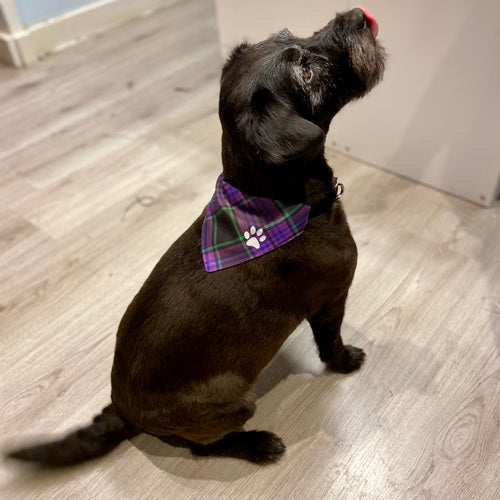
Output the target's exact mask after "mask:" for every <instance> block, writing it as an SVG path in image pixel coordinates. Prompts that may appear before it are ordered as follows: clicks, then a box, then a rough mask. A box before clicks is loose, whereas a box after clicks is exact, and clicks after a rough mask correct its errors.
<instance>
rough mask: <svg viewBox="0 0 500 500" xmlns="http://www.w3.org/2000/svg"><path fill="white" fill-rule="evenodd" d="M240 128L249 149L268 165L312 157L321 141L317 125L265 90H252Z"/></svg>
mask: <svg viewBox="0 0 500 500" xmlns="http://www.w3.org/2000/svg"><path fill="white" fill-rule="evenodd" d="M240 127H241V128H242V130H243V131H244V135H245V136H246V140H247V143H248V144H249V146H250V148H252V149H253V152H254V153H255V154H256V155H257V156H258V157H259V158H260V159H261V161H262V162H263V163H265V164H269V165H283V164H285V163H288V162H290V161H293V160H302V161H308V160H312V159H313V158H314V157H315V156H316V155H317V154H318V153H319V151H320V150H321V148H322V147H323V144H324V141H325V133H324V132H323V130H321V128H320V127H318V126H317V125H316V124H314V123H313V122H311V121H309V120H306V119H305V118H303V117H302V116H300V115H299V114H298V113H297V112H296V111H295V109H293V106H292V104H291V103H288V102H286V101H284V100H282V99H280V98H278V97H275V96H274V95H273V93H272V92H271V91H270V90H268V89H259V90H257V91H255V92H254V94H253V96H252V102H251V110H250V111H249V113H248V114H247V116H246V119H245V120H242V121H241V122H240Z"/></svg>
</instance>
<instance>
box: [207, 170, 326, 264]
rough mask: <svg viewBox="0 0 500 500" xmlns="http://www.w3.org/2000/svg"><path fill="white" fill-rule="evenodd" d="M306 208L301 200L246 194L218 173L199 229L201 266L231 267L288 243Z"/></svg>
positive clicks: (299, 231)
mask: <svg viewBox="0 0 500 500" xmlns="http://www.w3.org/2000/svg"><path fill="white" fill-rule="evenodd" d="M332 201H333V200H332ZM310 210H311V207H310V206H309V205H306V204H304V203H285V202H282V201H278V200H272V199H270V198H260V197H258V196H249V195H247V194H245V193H242V192H241V191H240V190H239V189H237V188H235V187H234V186H232V185H231V184H228V183H227V182H226V181H225V180H224V179H223V176H222V174H221V175H220V176H219V178H218V179H217V183H216V185H215V193H214V195H213V197H212V200H211V201H210V204H209V205H208V210H207V213H206V215H205V220H204V221H203V227H202V231H201V251H202V255H203V263H204V265H205V270H206V271H208V272H212V271H218V270H220V269H224V268H226V267H232V266H235V265H237V264H240V263H242V262H246V261H248V260H252V259H255V258H256V257H260V256H262V255H264V254H266V253H269V252H271V251H272V250H274V249H276V248H278V247H280V246H282V245H284V244H285V243H288V242H289V241H291V240H293V239H294V238H296V237H297V236H299V235H300V234H302V232H303V231H304V229H305V227H306V225H307V222H308V220H309V212H310Z"/></svg>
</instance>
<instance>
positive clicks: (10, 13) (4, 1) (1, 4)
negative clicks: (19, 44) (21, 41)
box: [0, 0, 24, 33]
mask: <svg viewBox="0 0 500 500" xmlns="http://www.w3.org/2000/svg"><path fill="white" fill-rule="evenodd" d="M0 8H1V10H2V17H3V18H4V20H5V22H6V24H7V31H8V33H16V32H18V31H22V30H23V29H24V26H23V23H22V22H21V19H20V18H19V14H18V13H17V7H16V4H15V1H14V0H0Z"/></svg>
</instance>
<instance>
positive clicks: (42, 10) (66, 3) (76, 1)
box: [15, 0, 99, 26]
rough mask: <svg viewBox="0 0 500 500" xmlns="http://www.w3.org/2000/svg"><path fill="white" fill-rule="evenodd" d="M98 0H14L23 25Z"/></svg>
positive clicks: (57, 15)
mask: <svg viewBox="0 0 500 500" xmlns="http://www.w3.org/2000/svg"><path fill="white" fill-rule="evenodd" d="M97 1H99V0H15V3H16V6H17V10H18V12H19V17H20V19H21V22H22V23H23V24H24V26H32V25H33V24H36V23H39V22H41V21H47V20H48V19H53V18H55V17H59V16H61V15H62V14H66V13H67V12H70V11H72V10H75V9H78V8H80V7H84V6H86V5H91V4H93V3H96V2H97Z"/></svg>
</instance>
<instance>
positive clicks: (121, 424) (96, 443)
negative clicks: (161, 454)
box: [7, 404, 141, 467]
mask: <svg viewBox="0 0 500 500" xmlns="http://www.w3.org/2000/svg"><path fill="white" fill-rule="evenodd" d="M140 432H141V431H140V430H139V429H137V428H135V427H133V426H131V425H130V424H128V423H127V422H125V420H123V419H122V418H121V417H120V416H119V415H118V414H117V413H116V411H115V409H114V407H113V405H112V404H111V405H109V406H107V407H106V408H104V409H103V410H102V412H101V413H100V414H99V415H97V416H96V417H94V420H93V422H92V423H91V424H90V425H89V426H87V427H83V428H81V429H77V430H76V431H73V432H72V433H71V434H69V435H67V436H66V437H64V438H62V439H59V440H57V441H52V442H48V443H43V444H39V445H35V446H29V447H27V448H21V449H18V450H13V451H11V452H8V453H7V457H9V458H15V459H18V460H25V461H28V462H36V463H38V464H40V465H45V466H49V467H63V466H68V465H75V464H78V463H81V462H85V461H86V460H90V459H92V458H96V457H101V456H103V455H105V454H106V453H109V452H110V451H111V450H112V449H114V448H116V446H118V445H119V444H120V443H121V442H122V441H124V440H125V439H128V438H131V437H133V436H135V435H137V434H139V433H140Z"/></svg>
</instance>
